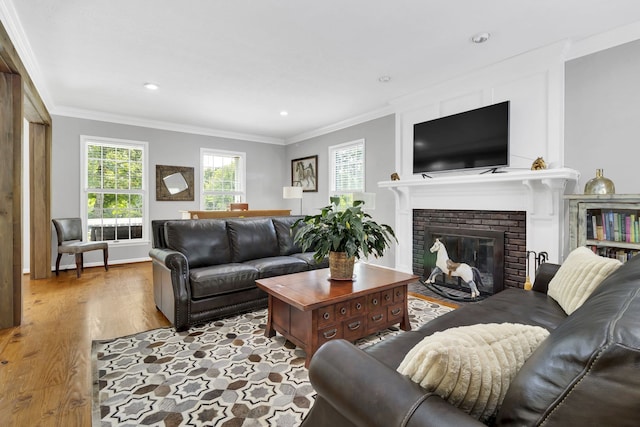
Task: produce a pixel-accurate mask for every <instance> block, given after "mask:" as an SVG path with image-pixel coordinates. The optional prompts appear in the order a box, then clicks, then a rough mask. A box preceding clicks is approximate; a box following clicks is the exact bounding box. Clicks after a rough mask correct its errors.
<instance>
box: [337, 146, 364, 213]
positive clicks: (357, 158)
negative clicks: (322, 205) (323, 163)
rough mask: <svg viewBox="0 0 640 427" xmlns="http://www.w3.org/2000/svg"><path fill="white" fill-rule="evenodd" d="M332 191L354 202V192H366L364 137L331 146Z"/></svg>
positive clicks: (343, 200) (344, 199)
mask: <svg viewBox="0 0 640 427" xmlns="http://www.w3.org/2000/svg"><path fill="white" fill-rule="evenodd" d="M329 176H330V179H331V187H330V193H331V195H332V196H340V198H341V199H342V203H349V204H350V203H352V202H353V193H354V192H364V139H360V140H358V141H353V142H347V143H344V144H340V145H334V146H331V147H329Z"/></svg>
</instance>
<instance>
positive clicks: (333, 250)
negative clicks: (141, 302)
mask: <svg viewBox="0 0 640 427" xmlns="http://www.w3.org/2000/svg"><path fill="white" fill-rule="evenodd" d="M339 203H340V198H339V197H331V205H329V206H325V207H324V208H322V211H321V212H320V213H319V214H317V215H307V216H305V217H304V218H300V219H299V220H297V221H296V222H295V223H294V224H293V226H292V229H294V230H296V231H295V235H294V240H295V242H296V243H297V244H299V245H300V246H302V250H303V251H307V250H314V251H315V254H314V258H315V259H316V261H322V260H323V259H324V258H325V257H326V256H327V255H329V269H330V274H331V279H335V280H352V278H353V264H354V262H355V260H356V258H357V259H359V258H361V257H363V256H364V257H365V258H366V257H368V256H369V255H373V256H375V257H376V258H377V257H380V256H382V255H383V254H384V251H385V249H387V248H388V247H390V245H391V242H392V240H395V241H396V242H397V239H396V235H395V233H394V232H393V229H392V228H391V227H390V226H388V225H386V224H382V225H380V224H378V223H376V222H375V221H373V220H372V219H371V215H369V214H368V213H366V212H364V211H363V210H362V205H363V204H364V202H363V201H361V200H356V201H354V202H353V204H352V206H348V207H347V208H345V209H344V210H338V205H339Z"/></svg>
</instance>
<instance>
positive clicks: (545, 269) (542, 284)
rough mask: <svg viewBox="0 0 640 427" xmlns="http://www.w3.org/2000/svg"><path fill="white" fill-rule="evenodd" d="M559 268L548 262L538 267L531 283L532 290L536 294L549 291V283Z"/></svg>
mask: <svg viewBox="0 0 640 427" xmlns="http://www.w3.org/2000/svg"><path fill="white" fill-rule="evenodd" d="M559 268H560V265H558V264H551V263H549V262H545V263H542V264H540V266H538V269H537V270H536V278H535V280H534V282H533V290H534V291H537V292H541V293H543V294H546V293H547V291H548V290H549V282H551V279H553V276H555V274H556V272H557V271H558V269H559Z"/></svg>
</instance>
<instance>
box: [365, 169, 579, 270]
mask: <svg viewBox="0 0 640 427" xmlns="http://www.w3.org/2000/svg"><path fill="white" fill-rule="evenodd" d="M579 177H580V174H579V172H578V171H576V170H574V169H568V168H558V169H546V170H538V171H531V170H508V171H506V172H504V173H496V174H472V175H471V174H464V175H451V174H444V175H436V176H435V177H433V178H424V179H423V178H416V177H412V178H411V179H408V180H400V181H382V182H379V183H378V185H379V187H381V188H388V189H390V190H391V191H393V193H394V194H395V196H396V197H395V198H396V218H395V219H396V220H395V232H396V235H397V238H398V247H397V250H396V259H395V268H397V269H399V270H402V271H405V272H411V271H412V257H413V253H412V251H413V248H412V241H413V239H412V233H413V210H414V209H458V210H495V211H525V212H526V218H527V224H526V225H527V250H528V251H536V252H540V251H546V252H547V253H548V254H549V261H550V262H556V263H559V262H560V261H561V260H562V259H563V258H564V256H565V255H566V253H565V251H566V248H565V246H566V243H565V242H566V239H565V238H564V228H565V205H566V203H565V201H564V199H563V196H564V194H565V192H568V193H573V190H574V188H575V185H576V183H577V181H578V178H579Z"/></svg>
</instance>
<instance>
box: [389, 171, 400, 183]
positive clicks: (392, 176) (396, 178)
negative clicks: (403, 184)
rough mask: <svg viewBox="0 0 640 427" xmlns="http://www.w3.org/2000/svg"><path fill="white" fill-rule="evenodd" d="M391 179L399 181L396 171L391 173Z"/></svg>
mask: <svg viewBox="0 0 640 427" xmlns="http://www.w3.org/2000/svg"><path fill="white" fill-rule="evenodd" d="M391 181H400V175H398V172H394V173H392V174H391Z"/></svg>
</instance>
